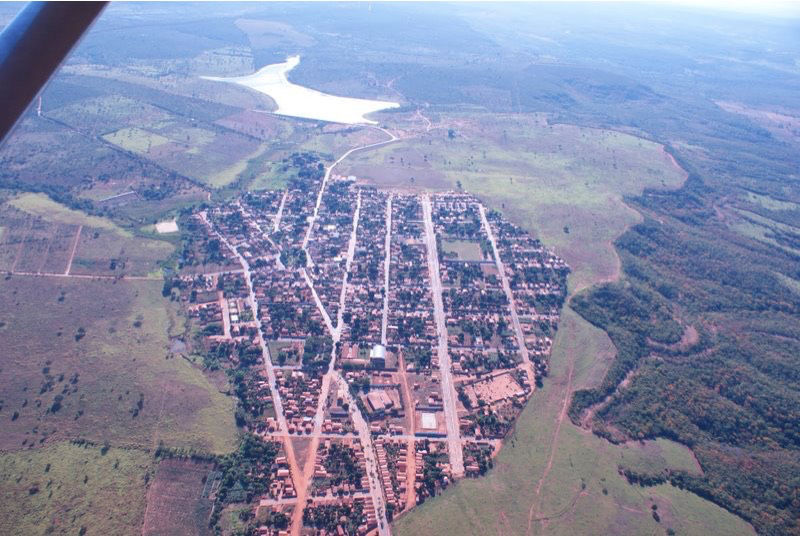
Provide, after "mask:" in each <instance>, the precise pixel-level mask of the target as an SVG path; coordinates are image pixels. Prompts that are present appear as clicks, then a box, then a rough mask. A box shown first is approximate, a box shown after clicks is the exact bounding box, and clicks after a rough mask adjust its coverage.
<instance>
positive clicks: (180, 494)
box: [142, 459, 214, 536]
mask: <svg viewBox="0 0 800 536" xmlns="http://www.w3.org/2000/svg"><path fill="white" fill-rule="evenodd" d="M213 468H214V465H213V464H211V463H197V462H193V461H191V460H173V459H166V460H162V461H161V463H159V464H158V469H157V471H156V477H155V480H154V481H153V482H152V484H150V486H149V488H148V490H147V510H146V512H145V516H144V526H143V527H142V534H143V535H145V536H156V535H158V536H168V535H175V536H183V535H186V534H197V535H203V534H208V533H210V529H209V527H208V518H209V516H210V515H211V506H212V504H213V503H212V501H211V500H210V499H209V498H208V492H209V491H210V489H211V487H212V485H213V481H214V479H213V478H211V479H209V474H210V473H211V471H212V469H213Z"/></svg>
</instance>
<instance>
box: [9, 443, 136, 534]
mask: <svg viewBox="0 0 800 536" xmlns="http://www.w3.org/2000/svg"><path fill="white" fill-rule="evenodd" d="M151 460H152V458H151V457H150V455H148V454H147V453H145V452H142V451H140V450H135V449H119V448H114V447H108V446H103V445H95V444H87V443H83V444H81V443H72V442H58V443H53V444H51V445H48V446H46V447H43V448H38V449H33V450H23V451H18V452H11V453H2V454H0V532H2V533H3V534H50V533H52V534H87V535H92V534H96V535H101V534H125V535H138V534H141V527H142V521H143V518H144V511H145V488H146V487H147V480H148V477H149V476H150V471H151V463H152V462H151Z"/></svg>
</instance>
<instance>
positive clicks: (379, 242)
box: [342, 188, 389, 347]
mask: <svg viewBox="0 0 800 536" xmlns="http://www.w3.org/2000/svg"><path fill="white" fill-rule="evenodd" d="M360 200H361V203H360V210H359V218H358V233H357V237H356V247H355V251H354V254H353V261H352V263H351V265H350V273H349V274H348V288H347V299H346V303H347V317H348V319H349V322H347V323H346V324H345V325H344V329H343V332H342V340H343V341H346V342H348V343H349V345H350V346H351V347H352V346H358V345H361V346H362V347H367V346H369V345H373V344H378V343H381V342H382V340H381V330H382V319H383V299H384V292H385V289H384V267H385V265H384V263H385V260H386V228H387V221H386V216H387V214H386V207H387V206H388V202H389V196H388V194H386V193H384V192H381V191H379V190H377V189H375V188H362V189H361V194H360Z"/></svg>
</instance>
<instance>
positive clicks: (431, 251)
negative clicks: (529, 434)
mask: <svg viewBox="0 0 800 536" xmlns="http://www.w3.org/2000/svg"><path fill="white" fill-rule="evenodd" d="M431 212H432V209H431V199H430V197H429V196H428V195H423V196H422V214H423V218H424V220H425V245H426V246H427V248H428V269H429V270H430V278H431V292H432V294H433V314H434V316H435V317H436V331H437V332H438V335H439V344H438V345H437V352H438V355H439V370H440V371H441V374H442V400H443V402H444V418H445V423H446V424H447V444H448V451H449V453H450V467H451V468H452V470H453V476H454V477H456V478H459V477H462V476H464V453H463V452H462V450H461V429H460V428H459V426H458V411H457V406H456V388H455V385H454V384H453V374H452V370H451V364H450V353H449V352H448V351H447V323H446V322H445V316H444V304H443V302H442V281H441V278H440V276H439V253H438V252H437V250H436V233H435V232H434V230H433V218H432V215H431Z"/></svg>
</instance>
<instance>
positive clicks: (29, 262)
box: [0, 194, 174, 277]
mask: <svg viewBox="0 0 800 536" xmlns="http://www.w3.org/2000/svg"><path fill="white" fill-rule="evenodd" d="M0 222H2V223H3V224H4V226H6V227H7V228H8V230H9V232H8V233H7V234H6V236H5V237H4V238H0V269H3V270H9V271H15V272H28V273H57V274H65V273H67V270H69V273H70V274H79V275H103V276H121V275H133V276H140V277H141V276H148V275H149V276H151V277H158V276H159V274H160V264H159V263H160V262H161V261H163V260H164V259H166V258H167V257H168V256H169V255H170V254H171V253H172V251H173V250H174V246H173V245H172V244H170V243H169V242H167V241H164V240H153V239H149V238H143V237H137V236H133V235H132V234H131V233H130V232H129V231H127V230H124V229H122V228H120V227H118V226H117V225H115V224H114V223H113V222H111V221H110V220H107V219H105V218H99V217H96V216H88V215H86V214H84V213H82V212H79V211H76V210H72V209H70V208H68V207H65V206H64V205H61V204H59V203H56V202H55V201H52V200H51V199H49V198H48V197H45V196H43V195H40V194H24V195H22V196H19V197H16V198H14V199H12V200H11V201H10V202H9V206H7V207H5V208H3V209H2V211H0Z"/></svg>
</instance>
